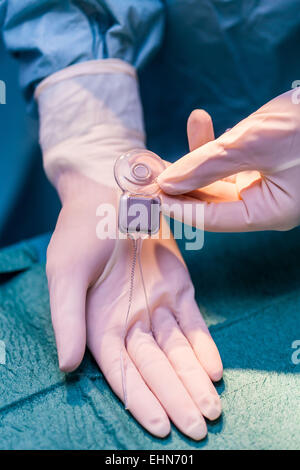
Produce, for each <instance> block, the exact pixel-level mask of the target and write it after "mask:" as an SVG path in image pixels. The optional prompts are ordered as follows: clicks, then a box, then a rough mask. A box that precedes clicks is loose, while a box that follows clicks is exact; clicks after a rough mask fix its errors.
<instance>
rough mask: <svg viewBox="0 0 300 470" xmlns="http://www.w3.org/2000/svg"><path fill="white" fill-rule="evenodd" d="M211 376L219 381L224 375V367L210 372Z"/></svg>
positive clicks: (215, 380)
mask: <svg viewBox="0 0 300 470" xmlns="http://www.w3.org/2000/svg"><path fill="white" fill-rule="evenodd" d="M209 376H210V379H211V380H212V381H213V382H219V381H220V380H221V379H222V377H223V367H222V368H221V369H219V370H215V371H212V372H210V374H209Z"/></svg>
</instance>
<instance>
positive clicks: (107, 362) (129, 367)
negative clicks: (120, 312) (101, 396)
mask: <svg viewBox="0 0 300 470" xmlns="http://www.w3.org/2000/svg"><path fill="white" fill-rule="evenodd" d="M100 313H101V312H100ZM98 315H99V312H98ZM121 330H122V328H120V331H118V330H112V331H110V332H109V331H106V332H103V333H101V331H100V329H98V328H97V326H95V325H94V324H93V323H92V324H90V325H89V324H88V347H89V349H90V351H91V353H92V354H93V356H94V358H95V360H96V361H97V363H98V365H99V367H100V369H101V371H102V372H103V374H104V376H105V378H106V379H107V381H108V383H109V385H110V386H111V388H112V390H113V391H114V392H115V394H116V395H117V396H118V397H119V398H120V400H122V401H123V402H124V393H123V378H124V383H125V387H126V395H127V408H128V410H129V411H130V412H131V414H132V415H133V416H134V417H135V419H136V420H137V421H138V422H139V423H140V424H141V425H142V426H143V427H144V428H145V429H147V431H149V432H150V433H151V434H153V435H155V436H158V437H165V436H167V435H168V434H169V432H170V422H169V419H168V417H167V415H166V413H165V411H164V409H163V407H162V406H161V404H160V403H159V401H158V400H157V398H156V397H155V396H154V395H153V393H152V392H151V390H150V389H149V388H148V387H147V385H146V384H145V382H144V381H143V379H142V377H141V375H140V373H139V372H138V370H137V369H136V367H135V365H134V364H133V362H132V360H131V359H130V357H129V355H128V354H127V352H126V349H125V347H124V342H123V341H122V337H121ZM121 351H122V353H121ZM121 354H122V359H123V364H124V377H122V368H121Z"/></svg>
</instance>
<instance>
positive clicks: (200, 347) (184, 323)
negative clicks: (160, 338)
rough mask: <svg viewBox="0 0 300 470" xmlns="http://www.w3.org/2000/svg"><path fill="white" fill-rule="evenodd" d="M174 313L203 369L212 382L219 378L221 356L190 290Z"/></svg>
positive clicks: (221, 372)
mask: <svg viewBox="0 0 300 470" xmlns="http://www.w3.org/2000/svg"><path fill="white" fill-rule="evenodd" d="M174 314H175V317H176V319H177V322H178V324H179V326H180V328H181V330H182V332H183V333H184V335H185V337H186V338H187V339H188V340H189V343H190V344H191V346H192V348H193V350H194V352H195V354H196V357H197V358H198V360H199V362H200V364H201V365H202V367H203V369H204V370H205V371H206V373H207V374H208V376H209V377H210V379H211V380H212V381H213V382H216V381H218V380H220V379H221V378H222V375H223V365H222V361H221V357H220V354H219V351H218V348H217V346H216V344H215V342H214V340H213V339H212V337H211V334H210V332H209V330H208V328H207V326H206V324H205V321H204V319H203V317H202V315H201V313H200V311H199V308H198V305H197V303H196V301H195V299H194V294H193V293H192V292H189V293H187V295H185V296H184V297H183V299H182V301H181V303H180V305H179V306H178V309H177V311H175V312H174Z"/></svg>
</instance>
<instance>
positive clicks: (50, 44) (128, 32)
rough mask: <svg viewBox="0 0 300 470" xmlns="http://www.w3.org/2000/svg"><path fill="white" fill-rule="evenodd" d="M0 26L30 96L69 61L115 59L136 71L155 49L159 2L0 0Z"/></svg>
mask: <svg viewBox="0 0 300 470" xmlns="http://www.w3.org/2000/svg"><path fill="white" fill-rule="evenodd" d="M0 25H1V27H2V28H1V29H2V34H3V39H4V42H5V44H6V47H7V48H8V50H9V51H10V52H11V53H12V54H13V55H14V56H15V57H17V58H18V61H19V63H20V67H21V86H22V88H23V89H24V90H25V95H26V97H27V98H28V99H29V100H30V99H31V97H32V94H33V91H34V89H35V87H36V85H37V84H38V83H39V82H40V81H41V80H42V79H44V78H45V77H47V76H48V75H50V74H52V73H54V72H57V71H58V70H61V69H63V68H65V67H67V66H69V65H73V64H75V63H78V62H84V61H87V60H93V59H106V58H118V59H122V60H124V61H127V62H129V63H130V64H132V65H133V66H134V67H136V68H137V69H139V68H141V67H142V66H143V65H144V64H145V63H146V62H147V60H149V58H150V57H151V56H152V55H153V54H154V53H155V52H156V51H157V49H158V48H159V46H160V45H161V42H162V37H163V31H164V7H163V1H162V0H84V1H83V0H74V1H70V0H39V1H36V0H22V1H21V0H0Z"/></svg>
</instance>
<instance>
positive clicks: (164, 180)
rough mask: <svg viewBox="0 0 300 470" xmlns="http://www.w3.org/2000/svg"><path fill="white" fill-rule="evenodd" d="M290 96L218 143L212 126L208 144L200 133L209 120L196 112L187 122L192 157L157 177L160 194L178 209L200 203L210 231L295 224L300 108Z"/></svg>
mask: <svg viewBox="0 0 300 470" xmlns="http://www.w3.org/2000/svg"><path fill="white" fill-rule="evenodd" d="M294 93H295V91H294V90H292V91H290V92H287V93H284V94H283V95H280V96H278V97H277V98H275V99H273V100H272V101H270V102H268V103H267V104H266V105H264V106H263V107H261V108H260V109H259V110H258V111H256V112H255V113H253V114H251V115H250V116H249V117H247V118H246V119H244V120H243V121H241V122H240V123H239V124H237V125H236V126H235V127H233V128H232V129H230V130H229V131H227V132H225V133H224V134H223V135H221V136H220V137H219V138H218V139H216V140H215V139H214V135H213V129H212V124H211V123H210V131H209V135H208V138H207V140H210V142H208V143H205V142H203V141H202V140H201V139H202V137H201V133H200V132H199V130H200V129H201V123H202V122H203V119H204V120H206V121H208V122H209V121H210V119H209V117H208V116H207V115H205V113H204V112H203V111H200V110H196V111H194V112H193V113H192V115H191V116H190V119H189V128H190V131H189V136H190V150H191V153H189V154H187V155H185V156H184V157H183V158H181V159H179V160H178V161H177V162H176V163H174V164H173V165H171V166H169V167H168V168H167V169H166V170H165V171H164V172H163V173H162V174H161V175H160V176H159V178H158V183H159V185H160V186H161V188H162V189H163V191H164V192H165V193H166V194H168V195H172V196H173V197H174V196H175V197H176V202H177V203H179V204H184V203H192V204H193V205H197V204H199V203H200V204H204V216H205V229H206V230H208V231H214V232H246V231H255V230H289V229H292V228H294V227H296V226H297V225H299V223H300V190H299V181H300V105H299V104H296V103H295V102H294V101H295V100H293V94H294ZM203 144H204V145H203ZM180 195H182V196H180ZM168 199H169V198H168V197H167V196H166V197H165V201H168ZM175 216H176V214H175ZM190 222H191V224H193V225H196V224H197V221H196V220H195V219H192V220H191V221H190Z"/></svg>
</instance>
